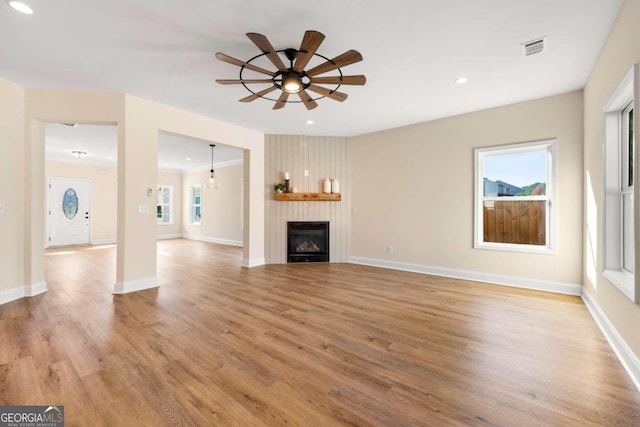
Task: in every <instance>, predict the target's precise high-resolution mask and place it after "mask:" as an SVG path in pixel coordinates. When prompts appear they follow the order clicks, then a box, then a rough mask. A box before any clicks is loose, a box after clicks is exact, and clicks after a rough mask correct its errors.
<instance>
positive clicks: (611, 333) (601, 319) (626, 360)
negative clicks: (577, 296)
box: [582, 292, 640, 391]
mask: <svg viewBox="0 0 640 427" xmlns="http://www.w3.org/2000/svg"><path fill="white" fill-rule="evenodd" d="M582 300H583V301H584V304H585V305H586V306H587V309H588V310H589V313H591V317H593V319H594V320H595V321H596V323H597V324H598V327H600V330H601V331H602V333H603V334H604V336H605V338H606V339H607V341H608V342H609V345H610V346H611V348H613V351H614V352H615V353H616V356H618V359H619V360H620V363H622V366H623V367H624V369H625V370H626V371H627V374H629V377H631V381H633V383H634V384H635V386H636V388H637V389H638V390H639V391H640V359H638V358H637V357H636V355H635V354H633V351H631V348H629V346H628V345H627V343H626V342H625V341H624V339H623V338H622V337H621V336H620V334H619V333H618V331H617V330H616V328H615V326H613V324H612V323H611V321H610V320H609V319H608V318H607V316H606V314H604V312H603V311H602V309H601V308H600V306H599V305H598V303H597V302H596V301H595V299H593V298H592V297H591V295H589V293H588V292H583V293H582Z"/></svg>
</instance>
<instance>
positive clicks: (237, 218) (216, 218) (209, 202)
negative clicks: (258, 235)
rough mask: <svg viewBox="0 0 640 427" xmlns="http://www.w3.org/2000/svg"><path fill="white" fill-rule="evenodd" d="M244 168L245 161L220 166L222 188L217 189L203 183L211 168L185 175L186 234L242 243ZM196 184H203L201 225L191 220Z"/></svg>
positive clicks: (208, 240)
mask: <svg viewBox="0 0 640 427" xmlns="http://www.w3.org/2000/svg"><path fill="white" fill-rule="evenodd" d="M243 169H244V166H243V165H242V164H239V165H233V166H226V167H218V166H216V167H215V171H216V179H217V181H218V189H215V190H214V189H207V188H205V187H204V185H203V183H205V181H206V180H207V178H208V177H209V171H201V172H193V173H187V174H185V175H184V180H183V194H184V198H183V203H182V209H183V211H184V217H183V220H182V229H183V233H184V235H185V237H188V238H191V239H197V240H203V241H207V242H218V243H224V244H231V245H238V246H241V245H242V227H243V224H242V218H243V214H242V206H243V186H244V185H243V181H244V176H243ZM194 185H200V186H201V189H202V193H201V194H202V196H201V207H202V221H201V224H200V225H193V224H192V223H191V187H192V186H194Z"/></svg>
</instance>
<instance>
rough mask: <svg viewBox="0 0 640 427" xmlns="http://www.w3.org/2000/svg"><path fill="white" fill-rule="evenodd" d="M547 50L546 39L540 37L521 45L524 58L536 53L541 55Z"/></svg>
mask: <svg viewBox="0 0 640 427" xmlns="http://www.w3.org/2000/svg"><path fill="white" fill-rule="evenodd" d="M546 48H547V38H546V37H540V38H539V39H535V40H531V41H528V42H526V43H522V51H523V53H524V56H531V55H535V54H537V53H542V52H544V51H545V49H546Z"/></svg>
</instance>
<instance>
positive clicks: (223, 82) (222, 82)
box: [216, 79, 273, 85]
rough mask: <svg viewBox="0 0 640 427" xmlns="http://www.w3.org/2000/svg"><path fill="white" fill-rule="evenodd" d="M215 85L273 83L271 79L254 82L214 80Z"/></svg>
mask: <svg viewBox="0 0 640 427" xmlns="http://www.w3.org/2000/svg"><path fill="white" fill-rule="evenodd" d="M216 82H217V83H220V84H221V85H237V84H242V83H245V84H254V83H273V80H271V79H254V80H237V79H236V80H229V79H216Z"/></svg>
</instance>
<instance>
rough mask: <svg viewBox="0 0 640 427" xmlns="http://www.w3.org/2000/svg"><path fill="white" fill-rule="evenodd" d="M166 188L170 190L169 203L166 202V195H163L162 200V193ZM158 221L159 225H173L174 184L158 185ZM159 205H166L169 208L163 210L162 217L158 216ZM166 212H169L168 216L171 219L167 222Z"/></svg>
mask: <svg viewBox="0 0 640 427" xmlns="http://www.w3.org/2000/svg"><path fill="white" fill-rule="evenodd" d="M164 188H166V189H168V190H169V203H164V196H163V197H162V202H161V201H160V194H161V193H162V192H163V189H164ZM156 202H157V203H156V222H157V224H158V225H173V185H167V184H160V185H158V198H157V200H156ZM158 206H166V207H167V210H166V211H165V210H164V209H163V210H162V212H163V213H162V217H161V218H158V210H157V209H158ZM165 212H167V214H166V216H168V217H169V221H167V222H165V221H164V217H165Z"/></svg>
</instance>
